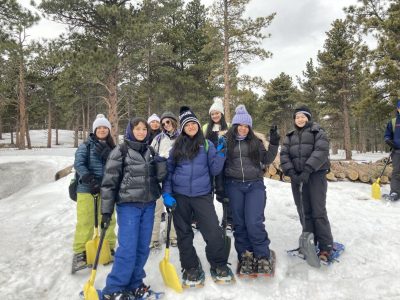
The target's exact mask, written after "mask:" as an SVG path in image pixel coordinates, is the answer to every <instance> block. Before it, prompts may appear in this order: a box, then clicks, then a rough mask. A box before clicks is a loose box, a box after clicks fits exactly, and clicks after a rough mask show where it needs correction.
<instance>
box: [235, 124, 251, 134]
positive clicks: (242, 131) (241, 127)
mask: <svg viewBox="0 0 400 300" xmlns="http://www.w3.org/2000/svg"><path fill="white" fill-rule="evenodd" d="M237 130H238V134H239V135H240V136H247V135H248V134H249V126H248V125H244V124H240V125H239V126H238V128H237Z"/></svg>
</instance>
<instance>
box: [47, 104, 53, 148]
mask: <svg viewBox="0 0 400 300" xmlns="http://www.w3.org/2000/svg"><path fill="white" fill-rule="evenodd" d="M48 101H49V105H48V108H47V109H48V111H47V148H51V122H52V119H51V101H50V99H49V100H48Z"/></svg>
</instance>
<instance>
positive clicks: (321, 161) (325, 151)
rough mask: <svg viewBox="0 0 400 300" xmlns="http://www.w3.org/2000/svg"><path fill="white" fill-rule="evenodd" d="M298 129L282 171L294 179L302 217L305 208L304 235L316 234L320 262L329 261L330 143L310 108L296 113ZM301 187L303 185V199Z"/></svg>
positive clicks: (286, 146) (289, 137) (286, 151)
mask: <svg viewBox="0 0 400 300" xmlns="http://www.w3.org/2000/svg"><path fill="white" fill-rule="evenodd" d="M293 118H294V127H295V129H294V130H292V131H290V132H289V133H288V134H287V135H286V138H285V140H284V142H283V146H282V149H281V167H282V170H283V172H284V174H285V175H287V176H290V178H291V184H292V193H293V198H294V201H295V203H296V206H297V211H298V213H299V216H301V203H300V200H301V199H302V202H303V203H302V204H303V208H304V215H305V224H302V227H303V232H313V233H314V237H315V243H316V244H318V247H319V249H320V252H319V254H320V259H322V260H328V259H329V256H330V254H331V251H332V247H333V237H332V232H331V226H330V224H329V220H328V215H327V211H326V192H327V187H328V183H327V180H326V173H327V171H328V170H329V167H330V162H329V141H328V138H327V136H326V134H325V132H324V130H323V129H322V128H321V127H320V126H319V125H318V124H317V123H315V122H312V121H311V112H310V110H309V108H308V107H306V106H301V107H298V108H296V109H295V111H294V114H293ZM300 184H302V185H303V189H302V191H303V193H302V197H300Z"/></svg>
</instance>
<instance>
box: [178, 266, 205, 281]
mask: <svg viewBox="0 0 400 300" xmlns="http://www.w3.org/2000/svg"><path fill="white" fill-rule="evenodd" d="M204 281H205V274H204V271H203V268H202V267H201V263H200V261H199V265H198V266H197V267H195V268H190V269H187V270H183V274H182V287H183V288H199V287H204Z"/></svg>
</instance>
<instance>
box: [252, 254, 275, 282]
mask: <svg viewBox="0 0 400 300" xmlns="http://www.w3.org/2000/svg"><path fill="white" fill-rule="evenodd" d="M270 253H271V254H270V255H271V256H270V257H269V258H266V257H260V258H255V259H254V271H255V275H256V276H257V277H274V275H275V265H276V255H275V251H273V250H270Z"/></svg>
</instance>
